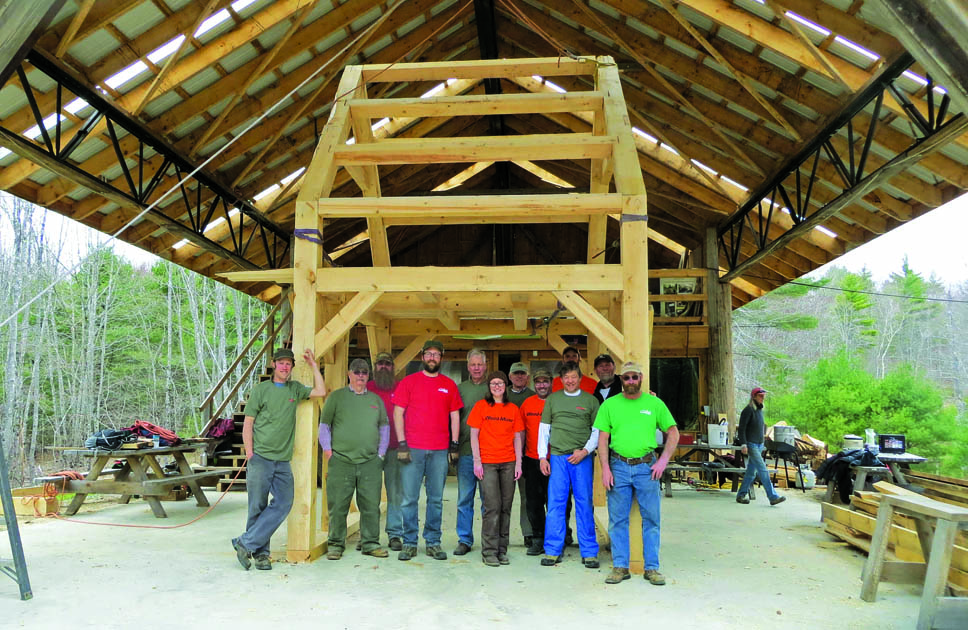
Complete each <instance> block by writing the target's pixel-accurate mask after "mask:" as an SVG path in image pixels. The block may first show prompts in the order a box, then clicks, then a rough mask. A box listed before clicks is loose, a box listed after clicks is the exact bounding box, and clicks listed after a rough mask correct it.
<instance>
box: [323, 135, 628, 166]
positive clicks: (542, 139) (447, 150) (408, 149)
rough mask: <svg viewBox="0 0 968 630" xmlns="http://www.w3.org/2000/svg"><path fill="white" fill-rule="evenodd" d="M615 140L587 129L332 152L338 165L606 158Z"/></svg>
mask: <svg viewBox="0 0 968 630" xmlns="http://www.w3.org/2000/svg"><path fill="white" fill-rule="evenodd" d="M615 143H616V138H615V137H614V136H593V135H591V134H587V133H567V134H566V133H556V134H532V135H524V136H484V137H465V138H413V139H406V140H381V141H379V142H368V143H363V144H351V145H346V146H342V147H339V148H338V149H336V150H335V151H334V152H333V160H334V161H335V162H336V164H337V165H339V166H369V165H373V164H449V163H461V162H496V161H509V162H510V161H513V160H583V159H603V158H606V157H609V156H610V155H611V154H612V146H613V145H614V144H615Z"/></svg>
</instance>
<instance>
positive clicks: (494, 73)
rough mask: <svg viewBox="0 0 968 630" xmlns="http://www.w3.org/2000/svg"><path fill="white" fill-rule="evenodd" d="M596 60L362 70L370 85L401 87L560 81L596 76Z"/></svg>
mask: <svg viewBox="0 0 968 630" xmlns="http://www.w3.org/2000/svg"><path fill="white" fill-rule="evenodd" d="M595 69H596V65H595V60H594V59H566V58H563V57H551V58H545V59H540V58H538V59H489V60H484V61H465V62H462V63H459V64H455V63H453V62H450V61H428V62H422V63H409V64H404V65H393V64H372V65H366V66H363V80H364V81H366V82H367V83H401V82H412V81H446V80H447V79H478V80H479V79H505V78H512V77H530V76H532V75H535V74H537V75H540V76H543V77H557V76H562V75H571V74H594V73H595Z"/></svg>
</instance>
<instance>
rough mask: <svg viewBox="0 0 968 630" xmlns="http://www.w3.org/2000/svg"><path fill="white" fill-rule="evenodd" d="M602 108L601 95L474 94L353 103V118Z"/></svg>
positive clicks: (551, 93) (355, 101) (553, 93)
mask: <svg viewBox="0 0 968 630" xmlns="http://www.w3.org/2000/svg"><path fill="white" fill-rule="evenodd" d="M601 106H602V95H601V94H599V93H597V92H564V93H558V92H549V93H541V94H472V95H467V96H432V97H429V98H422V97H417V98H371V99H366V100H362V99H352V100H351V101H350V111H351V112H352V113H353V116H361V117H362V118H364V119H366V120H371V119H373V118H383V117H386V118H425V117H429V116H489V115H492V114H540V113H545V112H579V111H595V110H597V109H600V108H601Z"/></svg>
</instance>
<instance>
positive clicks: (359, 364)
mask: <svg viewBox="0 0 968 630" xmlns="http://www.w3.org/2000/svg"><path fill="white" fill-rule="evenodd" d="M349 370H350V372H355V371H357V370H360V371H363V370H366V371H367V372H369V371H370V366H369V364H367V362H366V359H353V360H352V361H350V367H349Z"/></svg>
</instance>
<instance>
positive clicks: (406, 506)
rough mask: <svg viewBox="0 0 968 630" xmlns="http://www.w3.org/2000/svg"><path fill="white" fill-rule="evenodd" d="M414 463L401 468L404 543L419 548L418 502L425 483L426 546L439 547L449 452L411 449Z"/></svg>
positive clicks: (445, 450)
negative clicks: (421, 486)
mask: <svg viewBox="0 0 968 630" xmlns="http://www.w3.org/2000/svg"><path fill="white" fill-rule="evenodd" d="M410 457H411V459H412V460H413V461H411V462H410V463H409V464H403V465H402V466H401V467H400V479H401V481H402V482H403V499H402V500H401V502H400V511H401V512H402V513H403V544H404V545H406V546H408V547H416V546H417V534H418V533H419V531H420V518H419V517H418V516H417V502H418V501H419V499H420V484H421V482H423V484H424V492H425V494H426V498H427V511H426V513H425V515H424V530H423V537H424V543H426V545H427V546H428V547H434V546H438V545H440V518H441V513H442V512H443V509H444V482H445V481H447V449H443V450H439V451H428V450H423V449H418V448H412V449H410Z"/></svg>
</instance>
